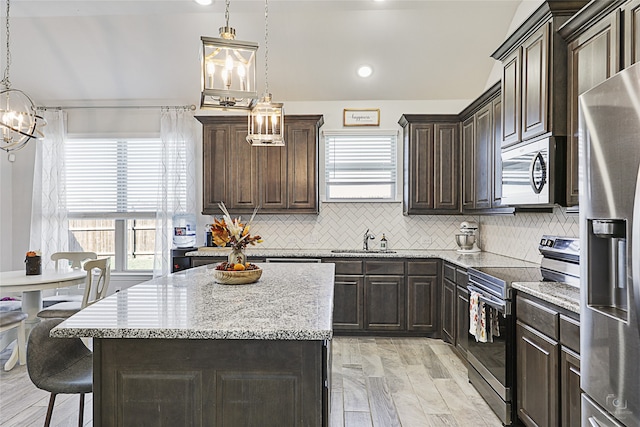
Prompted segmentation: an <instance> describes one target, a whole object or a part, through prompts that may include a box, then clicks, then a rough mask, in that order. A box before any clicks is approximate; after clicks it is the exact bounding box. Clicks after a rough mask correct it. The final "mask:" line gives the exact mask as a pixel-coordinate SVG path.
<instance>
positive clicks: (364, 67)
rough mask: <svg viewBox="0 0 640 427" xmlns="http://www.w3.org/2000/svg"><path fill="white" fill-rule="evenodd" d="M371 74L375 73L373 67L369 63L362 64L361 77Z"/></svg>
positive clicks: (359, 72) (359, 71) (360, 68)
mask: <svg viewBox="0 0 640 427" xmlns="http://www.w3.org/2000/svg"><path fill="white" fill-rule="evenodd" d="M371 74H373V68H371V67H370V66H369V65H362V66H360V67H359V68H358V75H359V76H360V77H363V78H365V77H369V76H370V75H371Z"/></svg>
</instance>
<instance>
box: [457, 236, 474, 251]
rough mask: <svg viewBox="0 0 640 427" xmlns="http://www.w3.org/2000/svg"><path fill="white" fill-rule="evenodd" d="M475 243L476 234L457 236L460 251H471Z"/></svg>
mask: <svg viewBox="0 0 640 427" xmlns="http://www.w3.org/2000/svg"><path fill="white" fill-rule="evenodd" d="M475 242H476V236H475V234H456V243H457V244H458V246H460V249H464V250H468V249H471V248H473V244H474V243H475Z"/></svg>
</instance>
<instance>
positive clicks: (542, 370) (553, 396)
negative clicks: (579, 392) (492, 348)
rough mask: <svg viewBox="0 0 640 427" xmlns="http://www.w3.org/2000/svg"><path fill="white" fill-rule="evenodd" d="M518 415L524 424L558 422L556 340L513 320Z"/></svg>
mask: <svg viewBox="0 0 640 427" xmlns="http://www.w3.org/2000/svg"><path fill="white" fill-rule="evenodd" d="M516 372H517V374H516V375H517V378H518V381H517V384H518V385H517V388H518V393H517V396H518V397H517V411H518V418H520V420H521V421H522V422H523V423H524V424H525V425H527V426H539V427H553V426H557V425H559V424H558V423H559V420H560V417H559V410H558V401H559V396H558V387H559V384H558V377H559V371H558V343H557V342H556V341H554V340H552V339H550V338H548V337H547V336H545V335H543V334H542V333H540V332H538V331H537V330H535V329H533V328H531V327H529V326H527V325H525V324H524V323H521V322H520V321H516Z"/></svg>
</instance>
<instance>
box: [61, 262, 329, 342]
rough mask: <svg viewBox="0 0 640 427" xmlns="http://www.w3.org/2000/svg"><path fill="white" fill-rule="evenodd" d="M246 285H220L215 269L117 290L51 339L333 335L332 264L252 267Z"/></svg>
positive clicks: (312, 337) (320, 337)
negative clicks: (253, 275)
mask: <svg viewBox="0 0 640 427" xmlns="http://www.w3.org/2000/svg"><path fill="white" fill-rule="evenodd" d="M258 265H259V266H260V268H262V269H263V272H262V277H261V278H260V280H259V281H258V282H256V283H253V284H249V285H221V284H218V283H216V282H215V281H214V279H213V268H214V267H215V266H214V265H207V266H202V267H198V268H193V269H189V270H185V271H182V272H179V273H174V274H171V275H169V276H165V277H160V278H156V279H152V280H149V281H147V282H143V283H140V284H138V285H135V286H132V287H131V288H128V289H125V290H123V291H120V292H117V293H115V294H113V295H111V296H109V297H107V298H105V299H103V300H101V301H99V302H97V303H95V304H93V305H92V306H90V307H87V308H85V309H84V310H82V311H80V312H79V313H78V314H76V315H74V316H72V317H70V318H69V319H67V320H65V321H64V322H63V323H61V324H60V325H59V326H58V327H56V328H55V329H54V330H53V331H52V333H51V335H52V336H55V337H62V338H65V337H91V338H157V339H226V340H325V339H331V337H332V320H333V319H332V318H333V315H332V312H333V287H334V268H335V267H334V264H331V263H327V264H320V263H291V264H289V263H282V264H258Z"/></svg>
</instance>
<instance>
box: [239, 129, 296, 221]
mask: <svg viewBox="0 0 640 427" xmlns="http://www.w3.org/2000/svg"><path fill="white" fill-rule="evenodd" d="M286 142H287V141H286V140H285V143H286ZM246 145H249V144H246ZM288 148H289V147H253V148H252V149H251V150H252V151H255V152H256V153H257V154H258V162H259V164H260V171H261V175H260V179H259V182H260V196H261V197H260V207H261V208H263V209H286V208H287V149H288Z"/></svg>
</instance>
